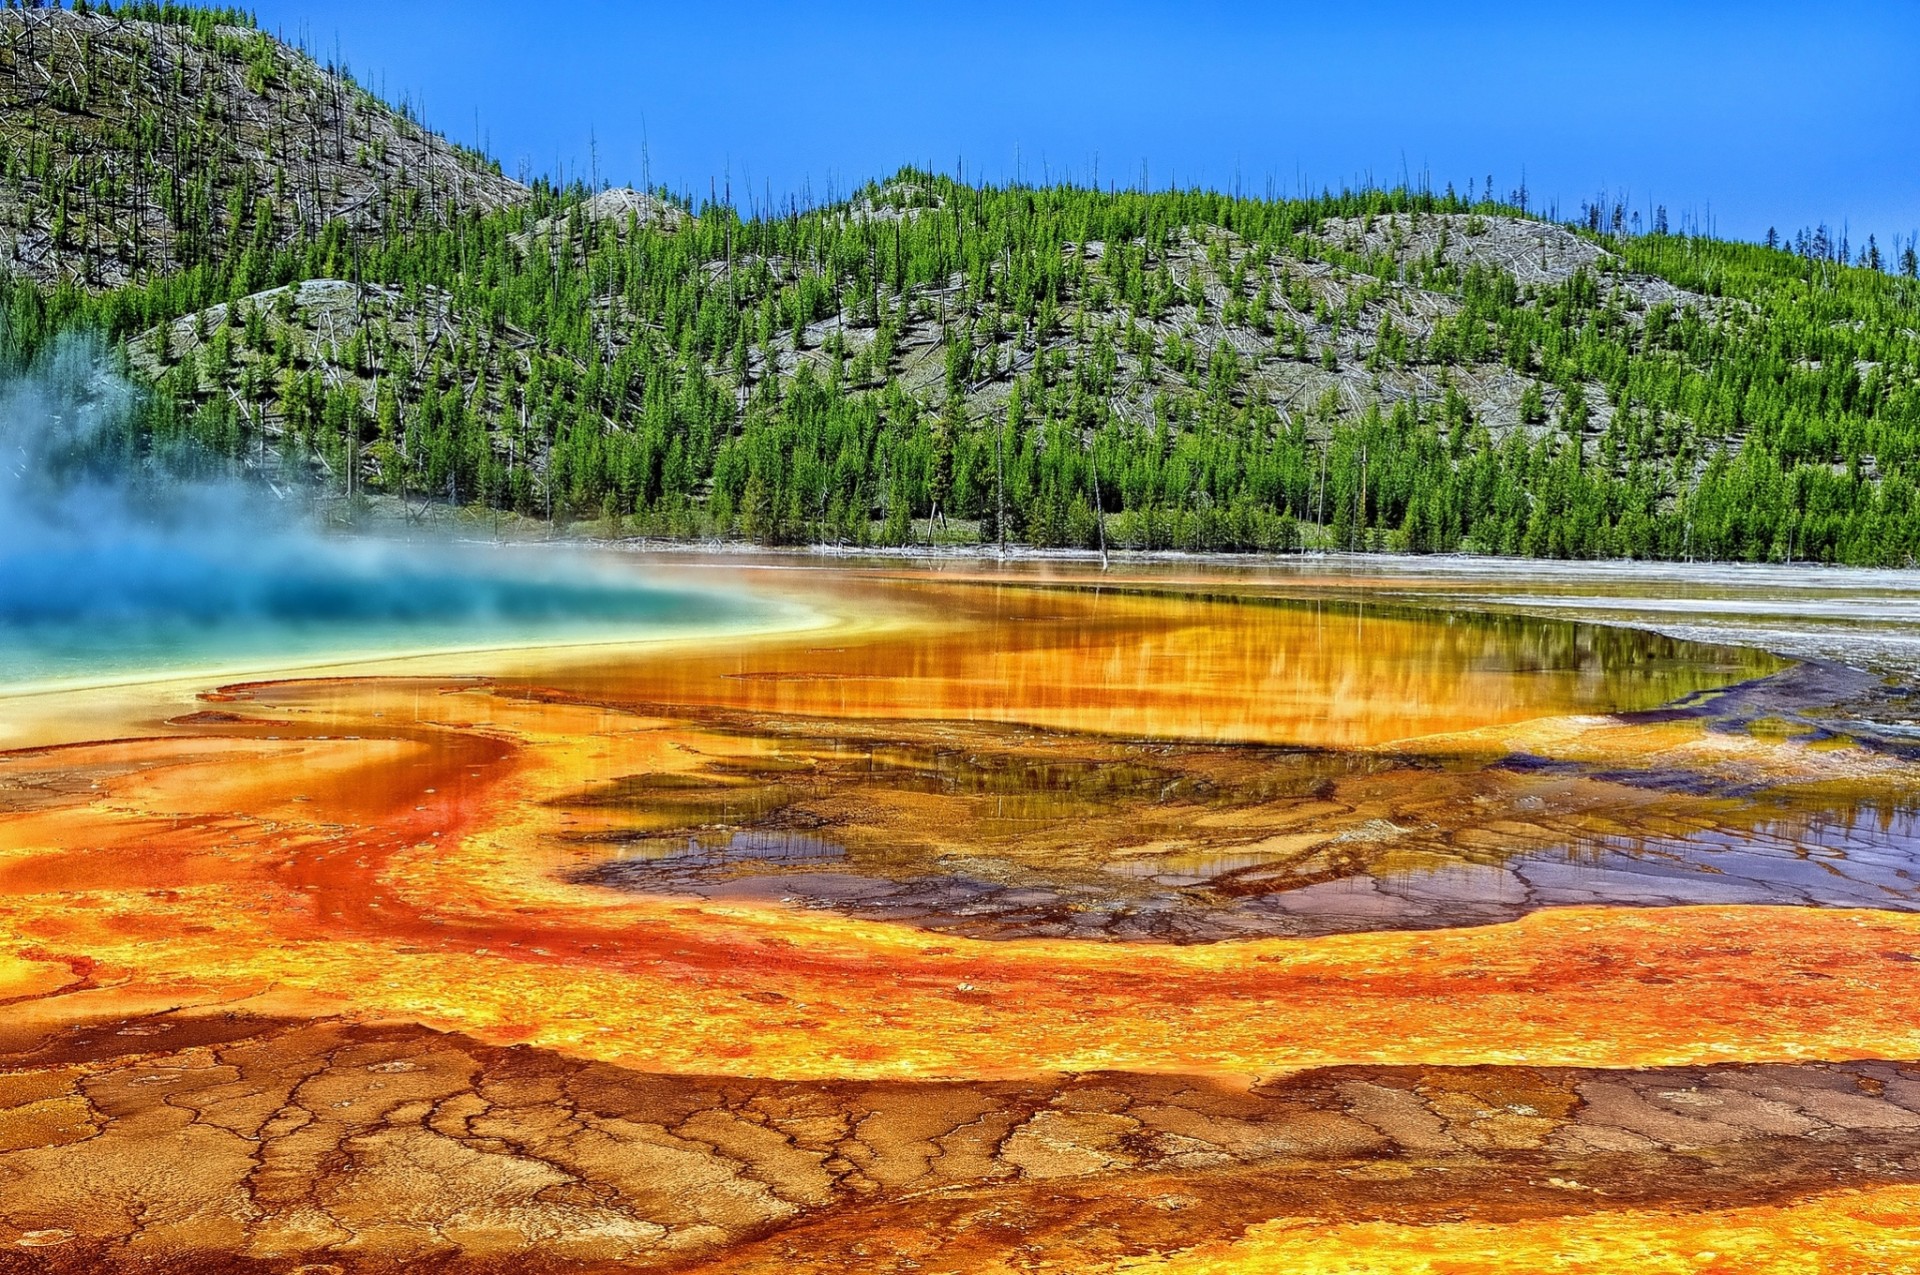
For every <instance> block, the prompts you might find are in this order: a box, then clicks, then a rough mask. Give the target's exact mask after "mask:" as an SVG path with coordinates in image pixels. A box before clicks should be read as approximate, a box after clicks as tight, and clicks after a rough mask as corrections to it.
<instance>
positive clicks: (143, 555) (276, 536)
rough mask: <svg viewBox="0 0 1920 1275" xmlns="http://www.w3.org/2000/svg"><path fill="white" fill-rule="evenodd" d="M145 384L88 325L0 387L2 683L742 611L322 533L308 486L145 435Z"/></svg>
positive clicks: (576, 576) (580, 570)
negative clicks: (119, 664) (97, 661)
mask: <svg viewBox="0 0 1920 1275" xmlns="http://www.w3.org/2000/svg"><path fill="white" fill-rule="evenodd" d="M137 395H138V391H136V390H135V389H134V387H132V386H131V385H130V384H128V382H127V381H126V380H125V378H123V377H122V376H121V375H119V374H118V372H117V371H116V370H115V368H114V366H113V363H112V360H111V359H110V358H109V356H108V355H107V353H106V351H105V349H104V348H103V347H102V345H101V344H100V343H99V342H98V341H97V340H95V339H92V338H88V337H82V336H69V337H66V338H63V339H61V340H59V341H57V342H55V343H54V344H53V346H52V347H51V348H50V349H49V350H48V352H47V353H45V354H44V355H43V356H42V357H41V358H40V359H39V360H38V361H37V362H36V363H35V365H34V366H33V367H32V368H30V369H27V370H26V371H24V372H23V373H21V374H19V375H16V376H14V377H12V378H10V379H9V380H7V381H6V382H5V383H4V384H3V385H0V683H5V682H11V681H15V680H17V678H18V675H19V674H21V673H23V672H26V673H31V672H34V671H36V670H37V669H39V668H41V667H42V666H44V665H45V664H46V663H47V662H48V658H49V657H57V658H55V662H56V663H61V664H65V665H68V666H71V665H73V664H75V663H76V662H77V661H80V660H82V659H84V658H85V657H86V653H87V652H89V651H97V652H113V653H116V654H121V655H124V654H125V653H126V652H127V651H129V650H138V649H147V650H153V651H158V650H162V649H166V650H175V651H177V650H179V649H180V648H182V647H187V646H191V647H194V648H196V649H200V648H209V649H212V648H218V647H220V646H221V644H223V643H226V644H229V645H231V644H233V643H239V644H241V645H244V646H245V647H247V649H248V650H249V651H251V652H259V651H263V650H268V649H272V648H273V647H275V646H276V645H287V644H295V645H302V644H303V645H305V646H307V647H312V646H314V645H316V644H324V643H333V644H336V645H338V644H346V645H352V646H353V647H354V648H355V649H364V648H365V647H366V646H367V645H368V644H370V643H377V644H391V645H398V646H405V647H418V646H421V645H447V644H456V645H473V644H479V643H482V642H486V641H489V640H501V641H505V640H518V639H519V638H521V637H524V636H529V635H531V634H533V633H535V632H556V633H557V632H565V631H569V630H571V631H576V632H577V631H578V630H579V629H580V628H581V627H583V626H602V627H608V628H612V627H616V626H627V625H633V626H659V625H662V624H692V623H712V622H715V621H719V620H724V619H729V618H734V617H735V616H736V615H737V614H739V613H742V612H743V611H744V608H743V607H742V606H740V605H739V604H737V603H734V602H732V601H730V600H729V599H726V598H723V597H721V596H718V595H709V594H704V593H694V592H673V591H668V590H662V589H655V588H648V587H645V586H644V585H642V584H639V583H636V582H635V581H634V580H632V579H631V578H630V577H625V576H622V577H619V578H615V577H614V576H612V575H611V574H610V573H608V572H606V571H604V570H596V569H592V568H589V567H587V566H585V565H582V564H577V563H576V564H571V565H568V564H565V563H563V562H562V561H560V559H561V558H562V555H551V554H541V555H536V556H538V557H540V558H541V559H543V561H541V562H539V563H531V562H528V561H526V560H525V559H526V558H527V557H528V556H530V555H515V554H510V553H501V552H498V551H486V550H479V549H474V548H467V549H461V548H459V547H456V546H452V545H445V544H442V545H436V546H430V547H425V548H422V547H419V546H412V545H408V546H401V545H395V544H381V543H378V542H369V541H366V540H349V539H344V538H340V537H335V536H328V535H325V534H322V533H321V532H320V531H319V530H317V529H316V528H315V526H314V523H313V520H312V519H311V518H310V517H309V516H308V514H307V511H308V507H309V501H308V499H307V497H308V496H310V495H311V494H312V493H310V492H306V491H302V490H294V491H293V492H292V493H291V494H285V492H284V488H282V487H280V486H278V485H273V484H268V483H265V482H261V481H257V480H247V479H243V478H240V477H236V476H233V475H232V474H231V472H230V471H229V470H228V468H227V467H226V466H224V464H222V463H220V462H218V461H217V459H215V458H211V457H208V456H207V455H206V454H205V453H204V452H202V451H200V450H199V449H197V448H194V447H192V446H191V445H186V444H179V445H168V444H165V443H160V444H155V445H150V446H143V447H139V446H136V445H135V444H134V442H133V433H132V431H131V430H130V429H129V428H128V423H129V421H130V420H131V419H132V414H133V413H134V411H135V409H136V407H137V402H138V399H137ZM29 652H37V653H38V656H39V658H38V659H35V658H32V657H31V656H30V655H29V654H28V653H29ZM9 664H12V665H13V666H14V667H13V668H11V669H9V668H8V667H7V666H8V665H9ZM9 672H11V673H13V674H15V676H9V675H8V674H9Z"/></svg>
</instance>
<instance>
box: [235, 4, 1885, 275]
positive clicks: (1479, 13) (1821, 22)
mask: <svg viewBox="0 0 1920 1275" xmlns="http://www.w3.org/2000/svg"><path fill="white" fill-rule="evenodd" d="M244 2H245V0H243V3H244ZM255 7H256V8H257V11H258V13H259V16H260V21H261V24H262V25H263V26H265V27H267V28H269V29H272V30H277V31H280V32H282V33H283V34H286V35H289V36H293V37H302V36H304V38H305V39H306V40H307V42H308V43H309V45H310V46H311V47H312V48H313V49H314V50H315V51H316V52H317V53H318V54H319V55H320V56H321V57H322V59H323V60H326V59H327V58H329V57H331V56H332V55H333V54H334V52H335V50H336V49H337V50H338V52H339V54H340V55H341V56H343V57H344V58H345V60H346V61H347V63H348V64H349V65H350V66H351V67H352V69H353V71H354V73H355V74H356V76H357V77H358V78H360V79H361V81H362V82H363V83H366V84H369V85H371V86H373V87H375V88H384V90H385V91H386V93H387V95H388V96H389V97H392V98H396V99H398V98H400V97H402V96H409V97H411V98H413V99H414V100H415V101H417V102H421V103H423V104H424V106H425V109H426V114H427V118H428V119H429V121H430V122H431V123H433V124H434V125H435V126H436V127H438V128H440V129H441V130H442V131H445V132H447V133H449V134H451V135H453V136H454V137H456V138H458V139H459V140H461V141H468V142H471V141H474V140H475V139H476V138H478V140H480V141H481V142H482V143H483V144H484V145H486V146H487V148H488V149H489V150H490V151H491V152H492V153H493V154H494V155H496V156H498V157H499V159H500V160H501V162H502V163H503V164H504V165H505V167H506V169H507V171H508V172H509V173H515V172H518V171H520V170H521V169H523V168H524V169H525V170H526V171H528V172H531V173H542V172H544V173H549V174H552V173H554V172H555V171H556V170H557V169H558V167H559V166H560V165H561V164H563V163H564V164H565V165H566V170H567V173H568V175H569V176H571V175H573V174H574V173H575V172H578V173H580V174H581V175H583V176H584V175H586V173H587V171H588V168H589V166H590V164H591V162H592V160H591V152H592V151H597V154H598V166H599V172H600V174H601V176H602V177H603V178H604V179H606V180H607V181H609V182H611V183H613V184H635V185H637V184H639V183H640V182H641V180H642V176H643V140H644V147H645V154H646V156H647V157H648V161H649V162H648V164H647V170H648V171H649V172H650V175H651V177H652V179H653V180H654V181H655V182H656V183H664V184H666V185H668V186H670V187H672V188H674V189H689V190H694V191H697V192H698V193H699V194H701V195H704V194H705V191H706V188H707V184H708V181H709V179H710V178H714V179H724V178H725V177H726V176H728V175H730V176H731V178H732V180H733V186H734V194H735V197H736V200H737V201H738V202H740V203H741V204H742V205H745V204H746V203H747V202H748V201H747V198H746V191H747V190H748V189H749V188H750V189H751V190H752V192H753V193H754V195H755V196H756V197H764V196H765V194H766V192H767V191H768V190H771V191H772V192H773V194H774V195H775V197H776V198H777V199H781V200H784V199H785V197H786V196H787V194H788V193H789V192H797V191H800V190H802V189H805V188H810V189H811V190H812V192H813V193H814V194H815V196H816V197H818V196H823V195H824V194H825V193H826V191H827V189H828V186H829V183H831V185H832V186H833V188H834V189H836V190H844V189H846V188H847V187H848V186H849V185H850V184H858V183H860V182H862V181H864V180H866V179H868V178H871V177H875V176H884V175H886V174H888V173H890V172H892V171H893V170H895V169H896V168H898V167H899V166H900V165H901V164H902V163H904V162H908V161H918V162H921V163H929V162H930V163H932V164H933V165H934V166H936V167H938V168H940V169H942V170H946V171H951V170H952V169H953V168H954V166H955V164H956V162H957V161H960V160H962V159H963V160H964V162H965V166H966V173H967V176H968V177H970V178H976V177H983V178H988V179H999V178H1005V177H1008V176H1011V175H1013V173H1014V171H1015V165H1016V163H1017V164H1018V165H1019V169H1020V172H1021V175H1023V176H1026V177H1028V178H1030V179H1038V178H1040V177H1041V176H1043V175H1044V174H1047V173H1051V174H1052V175H1054V176H1058V175H1060V174H1061V173H1062V172H1066V173H1068V174H1070V175H1071V176H1072V177H1074V178H1076V179H1079V180H1082V181H1086V180H1090V179H1091V178H1092V177H1093V175H1094V172H1095V167H1096V165H1097V166H1098V172H1099V177H1100V180H1101V183H1102V184H1103V185H1104V184H1105V183H1106V182H1108V181H1110V180H1117V181H1119V182H1122V183H1128V182H1134V181H1137V180H1138V179H1139V176H1140V173H1141V171H1142V165H1143V164H1144V165H1145V170H1146V172H1147V174H1148V177H1149V180H1150V181H1151V182H1152V183H1153V184H1154V185H1156V186H1159V185H1165V184H1166V183H1167V182H1168V181H1169V180H1172V181H1176V182H1178V183H1179V184H1182V185H1188V184H1205V185H1211V186H1217V187H1226V188H1231V187H1232V186H1233V184H1234V183H1235V181H1236V180H1238V181H1239V182H1240V183H1241V185H1242V187H1243V188H1245V189H1248V190H1251V191H1255V192H1260V191H1264V190H1266V189H1267V187H1268V183H1269V181H1270V180H1271V182H1272V183H1273V185H1274V187H1275V188H1276V189H1278V190H1280V191H1282V192H1291V191H1293V190H1295V189H1297V188H1298V187H1299V186H1300V185H1301V183H1302V182H1304V183H1305V184H1307V185H1308V186H1309V187H1311V188H1315V189H1317V188H1319V187H1320V186H1322V185H1332V186H1336V187H1337V186H1339V185H1341V184H1343V183H1348V182H1353V181H1356V180H1365V179H1367V178H1368V177H1369V176H1371V177H1372V178H1373V179H1374V180H1377V181H1380V182H1384V183H1391V182H1393V181H1396V180H1398V179H1399V177H1400V175H1401V173H1402V171H1403V169H1404V171H1406V172H1408V173H1410V174H1411V175H1413V176H1414V177H1416V178H1417V177H1418V176H1419V174H1420V173H1421V172H1422V171H1423V170H1424V171H1426V172H1428V173H1430V174H1431V175H1432V179H1433V182H1434V184H1435V185H1436V187H1439V186H1444V185H1445V183H1446V182H1448V181H1453V182H1455V183H1457V184H1460V185H1462V186H1464V184H1465V183H1466V182H1467V181H1468V180H1470V179H1472V180H1475V181H1481V180H1484V178H1485V177H1486V175H1488V174H1492V176H1493V179H1494V182H1495V187H1496V189H1497V190H1499V191H1501V192H1506V191H1508V190H1511V189H1512V188H1513V187H1515V186H1517V185H1518V184H1519V182H1520V180H1521V176H1522V173H1523V172H1524V174H1525V177H1526V181H1527V184H1528V186H1529V188H1530V189H1531V191H1532V192H1533V194H1534V195H1535V197H1536V201H1547V200H1553V199H1558V201H1559V203H1560V206H1561V208H1562V210H1563V211H1565V212H1566V213H1567V214H1568V215H1572V210H1573V209H1575V208H1577V207H1578V205H1579V204H1580V202H1581V201H1582V200H1583V199H1585V198H1589V197H1591V196H1592V195H1594V194H1595V193H1596V192H1598V191H1600V190H1603V189H1604V190H1606V191H1609V192H1613V193H1618V194H1625V195H1628V196H1630V197H1631V201H1632V204H1633V206H1634V207H1637V208H1646V207H1649V206H1650V205H1651V204H1653V203H1656V202H1658V203H1664V204H1666V205H1667V206H1668V208H1669V209H1671V210H1672V211H1673V213H1674V214H1675V216H1676V217H1678V215H1679V214H1680V213H1681V212H1682V211H1683V210H1692V211H1693V212H1694V213H1695V214H1696V215H1697V216H1699V217H1700V219H1701V220H1702V221H1703V222H1704V221H1705V218H1706V216H1707V214H1708V210H1709V209H1711V215H1712V217H1713V220H1714V224H1715V225H1716V226H1717V228H1718V230H1719V232H1720V233H1722V234H1726V235H1738V236H1744V237H1749V238H1758V237H1759V236H1761V235H1763V234H1764V233H1765V232H1766V229H1767V227H1768V226H1769V225H1777V226H1779V227H1780V228H1781V229H1782V230H1783V231H1790V230H1791V229H1793V228H1795V227H1798V226H1800V225H1803V224H1811V223H1814V222H1818V221H1822V220H1825V221H1827V222H1829V223H1831V224H1832V225H1834V226H1835V227H1836V228H1837V227H1839V226H1840V225H1841V224H1842V223H1847V224H1849V225H1850V227H1851V230H1852V234H1853V239H1854V242H1855V243H1856V244H1859V243H1863V242H1864V241H1865V239H1866V235H1867V233H1868V232H1869V231H1875V232H1878V233H1879V235H1880V237H1881V241H1882V243H1883V244H1884V243H1885V242H1886V241H1887V240H1888V238H1889V237H1891V236H1892V235H1893V234H1895V233H1898V234H1905V233H1906V232H1907V231H1909V230H1911V229H1913V228H1915V227H1920V4H1916V3H1914V0H1898V2H1885V3H1868V4H1856V5H1835V6H1822V5H1795V6H1788V5H1784V4H1772V3H1749V4H1733V3H1691V4H1676V5H1656V4H1628V5H1569V4H1562V3H1556V2H1555V0H1534V2H1533V3H1528V4H1484V5H1476V4H1472V3H1468V2H1466V0H1455V2H1454V3H1450V4H1436V3H1431V2H1430V0H1429V2H1426V3H1378V4H1372V5H1364V4H1353V3H1347V4H1326V3H1316V4H1303V5H1296V4H1288V3H1272V4H1254V3H1210V2H1206V0H1202V2H1200V3H1188V4H1178V5H1176V4H1165V5H1149V4H1140V3H1128V2H1126V0H1113V2H1109V3H1099V4H1096V3H1065V4H1048V3H1033V2H1031V0H1030V2H1029V3H1024V4H1006V3H1001V2H1000V0H976V2H975V3H969V4H957V3H946V4H939V5H931V4H918V3H910V2H906V0H900V2H897V3H891V4H889V3H873V2H870V0H844V2H843V3H840V4H836V5H798V4H773V3H765V2H763V0H736V2H735V3H732V4H724V5H706V4H697V3H687V2H686V0H680V2H678V3H672V4H661V3H654V2H653V0H642V2H637V3H618V2H614V0H573V2H572V3H560V4H527V3H518V4H508V3H505V2H504V0H459V2H458V3H455V2H453V0H377V2H376V0H325V2H324V3H322V2H321V0H255ZM590 139H592V141H593V142H594V143H596V144H595V145H592V146H590Z"/></svg>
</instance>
